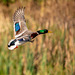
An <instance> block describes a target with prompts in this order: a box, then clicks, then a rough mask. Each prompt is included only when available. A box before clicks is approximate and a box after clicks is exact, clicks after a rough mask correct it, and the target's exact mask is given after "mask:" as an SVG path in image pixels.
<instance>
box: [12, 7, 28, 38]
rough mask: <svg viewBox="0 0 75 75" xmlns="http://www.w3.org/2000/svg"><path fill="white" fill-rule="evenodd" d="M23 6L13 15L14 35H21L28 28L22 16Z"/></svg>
mask: <svg viewBox="0 0 75 75" xmlns="http://www.w3.org/2000/svg"><path fill="white" fill-rule="evenodd" d="M24 11H25V7H24V8H23V7H22V8H18V9H17V10H16V11H15V13H14V15H13V22H14V32H15V37H16V38H17V37H18V36H21V35H22V34H23V33H24V32H25V31H27V30H28V28H27V26H26V21H25V17H24Z"/></svg>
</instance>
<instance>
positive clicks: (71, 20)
mask: <svg viewBox="0 0 75 75" xmlns="http://www.w3.org/2000/svg"><path fill="white" fill-rule="evenodd" d="M7 6H9V7H7ZM22 6H25V7H26V9H25V18H26V24H27V27H28V28H29V29H30V30H32V31H37V30H40V29H48V30H51V31H53V34H46V35H39V36H38V37H36V38H35V41H34V42H33V43H29V42H28V43H25V44H24V45H21V46H19V48H18V49H15V50H13V51H9V50H8V47H7V44H8V42H9V41H10V40H11V39H13V38H14V31H13V21H12V16H13V13H14V12H15V10H16V9H17V8H18V7H22ZM74 9H75V0H0V75H75V10H74Z"/></svg>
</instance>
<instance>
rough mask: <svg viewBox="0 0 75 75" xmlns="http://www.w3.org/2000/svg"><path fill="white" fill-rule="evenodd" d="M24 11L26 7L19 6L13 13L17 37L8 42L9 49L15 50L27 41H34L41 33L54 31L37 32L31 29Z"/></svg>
mask: <svg viewBox="0 0 75 75" xmlns="http://www.w3.org/2000/svg"><path fill="white" fill-rule="evenodd" d="M24 11H25V7H22V8H18V9H17V10H16V11H15V13H14V15H13V22H14V34H15V39H12V40H11V41H10V42H9V43H8V49H9V50H14V49H16V48H18V46H19V45H22V44H24V43H25V42H33V41H34V38H35V37H36V36H38V35H40V34H45V33H52V32H51V31H48V30H47V29H43V30H38V31H35V32H33V31H31V30H29V29H28V28H27V26H26V20H25V17H24Z"/></svg>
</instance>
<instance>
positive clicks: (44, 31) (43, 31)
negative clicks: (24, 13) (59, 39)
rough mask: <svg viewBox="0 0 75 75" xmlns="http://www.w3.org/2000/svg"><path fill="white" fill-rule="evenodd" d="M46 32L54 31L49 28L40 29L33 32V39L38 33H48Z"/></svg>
mask: <svg viewBox="0 0 75 75" xmlns="http://www.w3.org/2000/svg"><path fill="white" fill-rule="evenodd" d="M46 33H52V31H49V30H47V29H43V30H38V31H37V32H35V33H32V34H31V37H32V39H33V38H35V37H36V36H37V35H40V34H46Z"/></svg>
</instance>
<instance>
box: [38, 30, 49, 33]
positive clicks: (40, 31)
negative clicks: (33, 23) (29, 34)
mask: <svg viewBox="0 0 75 75" xmlns="http://www.w3.org/2000/svg"><path fill="white" fill-rule="evenodd" d="M37 32H38V33H39V34H45V33H48V30H47V29H43V30H39V31H37Z"/></svg>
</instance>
